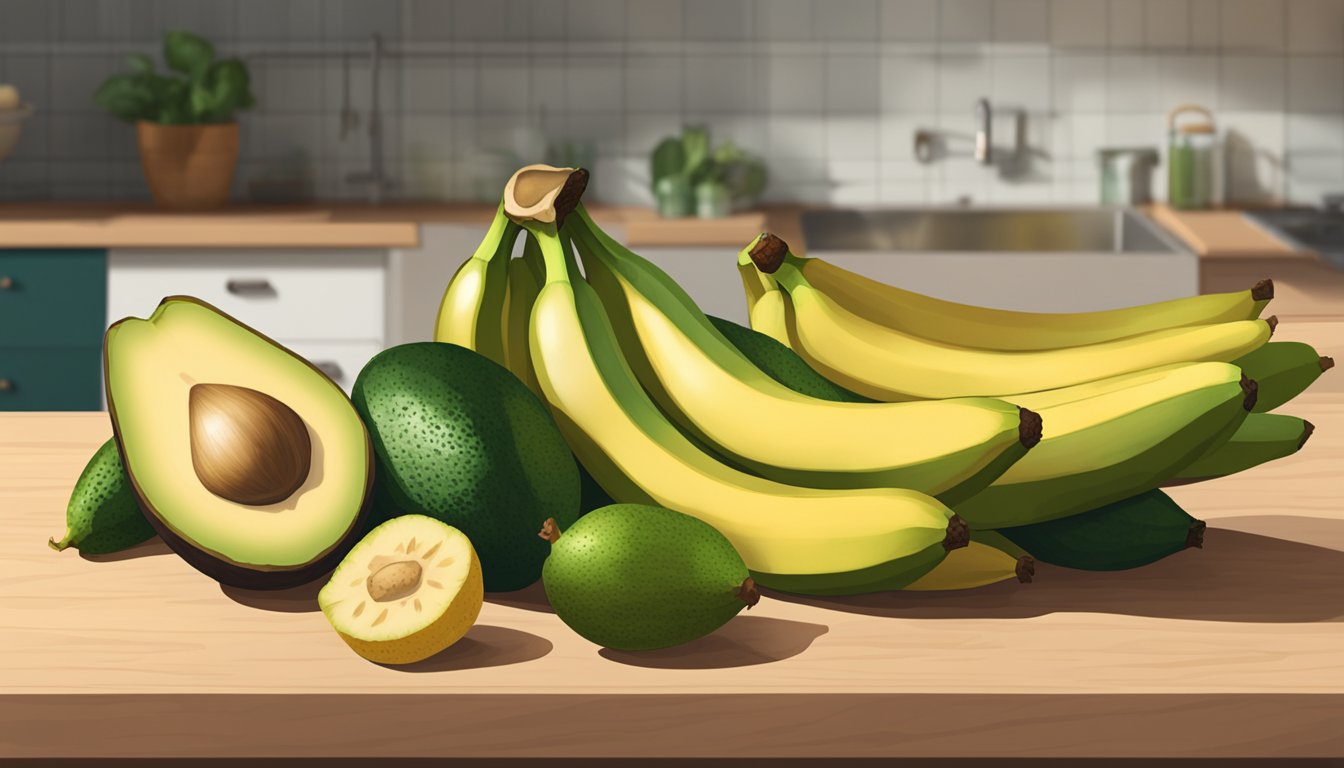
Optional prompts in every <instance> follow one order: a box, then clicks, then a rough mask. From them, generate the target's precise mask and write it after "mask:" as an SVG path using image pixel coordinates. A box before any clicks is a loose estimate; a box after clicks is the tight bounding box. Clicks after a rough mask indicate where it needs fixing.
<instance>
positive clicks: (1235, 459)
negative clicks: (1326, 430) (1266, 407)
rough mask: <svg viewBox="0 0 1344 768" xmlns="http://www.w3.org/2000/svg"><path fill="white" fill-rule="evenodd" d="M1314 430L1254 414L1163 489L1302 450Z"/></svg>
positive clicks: (1293, 419)
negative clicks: (1226, 438)
mask: <svg viewBox="0 0 1344 768" xmlns="http://www.w3.org/2000/svg"><path fill="white" fill-rule="evenodd" d="M1314 430H1315V427H1313V426H1312V425H1311V422H1310V421H1307V420H1306V419H1299V418H1298V417H1296V416H1287V415H1285V414H1281V413H1252V414H1251V415H1250V416H1247V417H1246V421H1245V422H1244V423H1243V424H1242V425H1241V427H1240V428H1239V429H1237V431H1236V433H1235V434H1233V435H1232V438H1231V439H1230V440H1228V441H1227V442H1225V443H1223V444H1222V445H1219V446H1215V447H1214V448H1212V449H1211V450H1209V451H1208V452H1207V453H1205V454H1204V455H1203V456H1200V457H1199V458H1198V459H1195V460H1194V461H1193V462H1191V463H1190V465H1189V466H1187V467H1185V468H1183V469H1182V470H1181V471H1180V472H1179V473H1177V474H1176V476H1175V477H1173V478H1172V479H1171V480H1168V481H1167V482H1165V483H1163V485H1185V484H1186V483H1197V482H1199V481H1201V480H1212V479H1214V478H1216V477H1226V476H1227V475H1231V474H1235V473H1237V472H1242V471H1244V470H1247V469H1250V468H1252V467H1258V466H1260V465H1261V464H1265V463H1267V462H1271V461H1273V460H1275V459H1281V458H1283V457H1285V456H1291V455H1293V454H1294V453H1297V452H1298V451H1300V450H1302V446H1304V445H1306V444H1307V438H1309V437H1311V433H1312V432H1313V431H1314Z"/></svg>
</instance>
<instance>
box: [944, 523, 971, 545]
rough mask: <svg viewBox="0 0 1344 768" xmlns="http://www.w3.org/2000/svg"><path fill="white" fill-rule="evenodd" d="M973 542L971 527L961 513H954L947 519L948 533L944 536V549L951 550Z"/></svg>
mask: <svg viewBox="0 0 1344 768" xmlns="http://www.w3.org/2000/svg"><path fill="white" fill-rule="evenodd" d="M970 543H971V527H970V526H969V525H967V524H966V521H965V520H963V519H962V517H961V515H952V517H951V519H949V520H948V521H947V535H946V536H944V537H943V549H945V550H947V551H948V552H951V551H952V550H954V549H961V548H962V547H964V546H966V545H967V544H970Z"/></svg>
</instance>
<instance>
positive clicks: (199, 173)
mask: <svg viewBox="0 0 1344 768" xmlns="http://www.w3.org/2000/svg"><path fill="white" fill-rule="evenodd" d="M163 59H164V62H165V63H166V64H167V65H168V69H169V70H171V72H169V73H166V74H160V73H158V72H155V71H154V62H153V61H151V60H150V58H149V57H148V56H145V55H143V54H135V55H132V56H131V57H129V59H128V66H129V67H130V71H129V72H125V73H122V74H117V75H113V76H111V77H109V78H108V79H107V80H106V81H105V82H104V83H103V84H102V85H101V86H100V87H99V88H98V91H97V92H96V93H95V94H94V101H96V102H97V103H98V105H99V106H101V107H103V108H104V109H106V110H107V111H109V112H111V113H112V114H113V115H115V116H117V117H118V118H120V119H122V120H124V121H126V122H128V123H135V129H136V142H137V144H138V145H139V148H140V167H141V169H143V171H144V173H145V181H147V182H148V183H149V190H150V192H151V193H153V195H154V200H155V202H157V203H158V204H159V205H162V206H166V207H170V208H196V209H199V208H211V207H215V206H219V205H223V204H224V203H225V202H227V201H228V199H229V188H230V187H231V186H232V184H233V171H234V167H235V166H236V165H237V164H238V123H237V122H235V121H234V118H233V115H234V113H235V112H237V111H239V110H242V109H247V108H248V107H251V106H252V105H253V103H254V101H255V100H254V99H253V97H252V89H251V85H250V81H249V78H248V73H247V66H246V65H244V64H243V62H242V61H240V60H238V59H218V60H217V59H215V48H214V46H213V45H211V44H210V42H209V41H207V40H205V39H204V38H201V37H198V36H197V35H193V34H191V33H190V32H178V31H174V32H168V33H166V34H165V35H164V37H163Z"/></svg>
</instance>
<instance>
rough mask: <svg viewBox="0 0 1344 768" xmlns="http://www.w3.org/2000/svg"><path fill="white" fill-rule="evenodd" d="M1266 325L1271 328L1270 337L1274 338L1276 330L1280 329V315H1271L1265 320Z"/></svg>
mask: <svg viewBox="0 0 1344 768" xmlns="http://www.w3.org/2000/svg"><path fill="white" fill-rule="evenodd" d="M1265 325H1268V326H1269V335H1270V336H1273V335H1274V329H1276V328H1278V327H1279V316H1278V315H1270V316H1269V317H1266V318H1265Z"/></svg>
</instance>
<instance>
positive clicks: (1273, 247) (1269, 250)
mask: <svg viewBox="0 0 1344 768" xmlns="http://www.w3.org/2000/svg"><path fill="white" fill-rule="evenodd" d="M1143 211H1144V213H1146V214H1148V216H1149V217H1151V218H1152V219H1153V220H1154V221H1156V222H1157V223H1158V224H1160V225H1162V226H1163V227H1164V228H1166V229H1167V230H1168V231H1169V232H1171V233H1172V234H1174V235H1176V236H1177V237H1179V238H1180V239H1181V240H1182V241H1183V242H1184V243H1185V244H1186V246H1188V247H1189V248H1190V250H1192V251H1194V252H1195V253H1196V254H1197V255H1198V256H1199V257H1200V258H1202V259H1251V260H1256V261H1263V260H1266V259H1276V260H1277V259H1294V260H1307V261H1316V260H1317V256H1316V253H1315V252H1314V251H1309V250H1302V249H1300V248H1297V247H1295V246H1294V245H1293V244H1291V243H1289V242H1286V241H1284V240H1282V239H1281V238H1278V237H1276V236H1275V235H1274V234H1273V233H1271V232H1270V231H1269V230H1267V229H1265V228H1264V227H1262V226H1260V225H1259V224H1257V223H1256V222H1254V221H1252V220H1251V219H1250V218H1248V217H1247V216H1245V215H1244V214H1243V213H1242V212H1241V211H1237V210H1213V211H1181V210H1176V209H1174V208H1169V207H1167V206H1165V205H1160V204H1158V205H1149V206H1144V207H1143Z"/></svg>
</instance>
